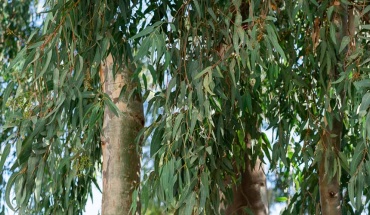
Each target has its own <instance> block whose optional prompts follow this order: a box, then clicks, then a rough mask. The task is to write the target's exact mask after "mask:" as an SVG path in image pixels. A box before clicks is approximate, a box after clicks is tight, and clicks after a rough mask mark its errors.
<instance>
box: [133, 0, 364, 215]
mask: <svg viewBox="0 0 370 215" xmlns="http://www.w3.org/2000/svg"><path fill="white" fill-rule="evenodd" d="M369 9H370V6H369V5H368V3H366V2H362V1H354V2H352V3H349V2H347V1H320V2H316V1H276V2H275V1H258V0H256V1H248V2H241V1H232V3H229V2H225V1H191V2H185V3H184V4H182V6H181V7H180V9H179V10H177V11H169V12H168V13H171V17H170V18H168V19H163V20H159V21H158V22H157V23H155V24H154V25H152V26H149V27H147V28H145V29H144V30H143V31H141V32H140V33H138V34H137V36H135V37H134V38H132V39H137V38H141V47H140V48H139V50H138V52H137V55H136V58H141V57H144V56H151V59H150V61H149V62H148V65H147V66H148V69H149V71H151V76H152V77H151V78H153V80H155V83H156V86H162V88H161V90H160V91H158V92H156V93H155V94H154V96H153V97H152V98H149V107H150V108H149V109H150V110H151V111H153V112H157V111H159V112H160V115H159V116H158V118H157V120H155V122H154V123H153V124H152V125H150V126H149V127H148V128H147V129H146V131H145V132H144V136H145V137H146V138H147V137H151V135H152V138H151V155H152V156H153V157H154V159H155V170H154V171H153V172H152V173H151V174H150V175H148V177H147V179H146V181H145V182H144V187H143V189H142V200H143V201H144V205H145V202H146V201H148V200H149V199H150V195H149V193H150V192H151V191H152V190H153V189H154V190H156V193H155V194H154V195H158V197H159V199H160V200H161V201H162V202H163V203H164V206H165V208H166V209H167V210H168V211H179V213H180V214H191V213H193V212H195V213H205V214H208V213H211V214H213V213H218V212H219V204H220V196H219V190H221V191H224V192H226V193H228V189H227V188H229V187H230V184H228V183H226V182H227V181H228V179H229V178H230V177H231V178H232V179H233V180H232V181H231V183H232V184H233V183H235V182H237V181H238V175H235V173H236V172H237V171H235V170H237V169H243V168H244V166H243V165H244V162H243V160H244V159H245V156H250V157H251V158H253V160H255V159H256V157H258V156H260V157H262V155H264V158H265V160H266V159H268V160H269V161H270V162H271V170H272V171H278V172H281V173H282V174H281V175H280V177H282V178H286V179H285V181H290V183H289V184H286V186H287V187H288V188H289V187H290V186H293V187H294V191H295V192H294V193H293V194H289V193H287V195H288V196H287V197H288V199H289V207H288V208H287V210H286V213H287V214H291V213H294V214H295V213H305V212H308V213H316V212H317V208H318V204H319V202H320V201H319V199H318V198H317V197H318V195H319V193H318V192H319V190H318V186H317V184H318V177H317V174H318V168H319V164H320V163H322V162H323V161H322V159H325V160H333V162H332V163H328V162H326V163H327V164H326V166H325V172H326V173H325V174H328V175H329V177H338V178H340V180H341V187H342V193H341V195H343V199H344V200H345V201H343V205H342V210H343V213H344V214H348V213H354V211H357V212H361V211H363V210H364V209H365V208H366V205H368V202H369V199H368V192H367V188H368V185H369V184H368V183H367V181H369V180H368V179H369V175H370V174H369V173H370V172H369V168H368V166H369V164H370V163H369V161H368V160H369V157H368V155H367V146H368V137H369V136H368V128H369V127H370V124H369V123H370V121H369V120H368V119H370V117H368V116H369V114H368V107H369V102H368V93H369V92H368V90H369V78H370V77H369V75H368V70H369V69H368V63H369V52H368V51H367V49H366V47H367V44H368V40H369V38H368V30H369V27H368V26H369V19H368V15H367V13H368V11H369ZM343 15H345V16H347V19H346V24H345V25H342V24H343V23H340V22H339V23H338V17H340V16H343ZM339 21H340V20H339ZM347 23H348V25H349V27H348V28H347V27H346V26H347ZM338 35H339V36H338ZM163 44H166V49H165V50H163V48H161V47H162V46H163ZM153 56H154V57H153ZM166 76H167V77H171V79H170V80H169V81H168V82H166V80H165V79H164V78H163V77H166ZM262 121H266V123H268V127H269V128H273V129H274V131H276V132H275V138H274V141H273V143H272V150H270V149H271V148H270V143H269V141H268V140H267V138H266V135H265V134H264V133H263V132H260V131H259V129H258V128H259V127H260V126H261V123H262ZM339 123H340V127H344V128H345V129H344V131H343V133H341V134H332V135H341V136H340V137H341V138H342V142H341V145H340V148H335V147H334V146H333V148H331V147H330V148H326V146H325V144H324V142H325V138H324V137H325V134H326V133H329V131H330V130H332V129H333V126H335V124H339ZM333 124H334V125H333ZM247 133H251V136H252V139H253V141H254V142H253V147H252V150H248V149H247V147H246V145H245V142H246V141H245V139H246V135H247ZM271 152H272V153H271ZM322 155H324V158H323V157H322ZM349 162H351V165H349ZM329 165H330V166H329ZM287 173H288V174H287ZM312 173H316V174H312ZM284 199H286V198H284ZM221 200H222V199H221ZM363 201H364V202H363ZM144 208H145V207H144Z"/></svg>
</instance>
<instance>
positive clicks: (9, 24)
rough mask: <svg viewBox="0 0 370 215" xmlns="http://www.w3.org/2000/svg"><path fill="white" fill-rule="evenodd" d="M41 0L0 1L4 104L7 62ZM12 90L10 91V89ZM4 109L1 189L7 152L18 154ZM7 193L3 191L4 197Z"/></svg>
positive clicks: (21, 43) (0, 101) (0, 131)
mask: <svg viewBox="0 0 370 215" xmlns="http://www.w3.org/2000/svg"><path fill="white" fill-rule="evenodd" d="M37 3H38V1H26V2H21V1H4V2H2V3H1V4H0V106H1V107H2V106H3V96H4V93H5V92H4V89H5V87H6V85H7V83H8V81H9V75H8V74H7V73H4V69H3V67H4V65H6V64H8V63H9V61H10V60H11V59H13V58H14V57H15V55H16V54H17V52H18V51H19V50H20V49H21V48H22V47H23V46H24V43H25V40H26V39H27V37H28V36H29V35H30V33H31V31H32V29H34V27H35V24H36V23H35V21H36V19H37V17H38V16H37V15H36V13H35V9H36V8H35V6H36V5H37ZM8 93H9V92H8ZM5 111H6V110H5ZM3 114H4V112H3V111H1V117H0V126H1V127H0V148H1V159H0V173H1V176H0V189H1V190H4V189H5V181H6V178H7V173H8V168H7V167H8V165H5V166H4V164H6V162H7V160H6V158H7V156H6V155H7V154H11V156H9V159H8V160H10V159H12V157H14V155H13V153H12V152H11V151H10V146H8V145H5V144H6V140H7V138H8V136H9V134H10V133H11V129H4V128H3V127H2V125H4V115H3ZM3 197H4V193H3V192H1V193H0V199H1V200H2V199H3ZM0 207H1V209H0V214H5V206H4V201H0Z"/></svg>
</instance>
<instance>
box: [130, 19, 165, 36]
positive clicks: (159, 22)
mask: <svg viewBox="0 0 370 215" xmlns="http://www.w3.org/2000/svg"><path fill="white" fill-rule="evenodd" d="M162 23H163V22H162V21H158V22H156V23H154V24H153V25H152V26H148V27H146V28H144V29H143V30H142V31H140V32H139V33H137V34H136V35H135V36H133V37H131V38H130V40H134V39H137V38H140V37H143V36H145V35H148V34H150V33H152V32H153V31H154V29H155V27H157V26H159V25H161V24H162Z"/></svg>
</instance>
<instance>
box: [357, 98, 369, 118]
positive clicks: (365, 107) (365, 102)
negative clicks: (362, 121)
mask: <svg viewBox="0 0 370 215" xmlns="http://www.w3.org/2000/svg"><path fill="white" fill-rule="evenodd" d="M369 106H370V93H366V94H365V95H364V96H363V97H362V102H361V105H360V108H359V115H360V117H363V116H365V115H366V113H367V112H368V111H367V110H368V108H369Z"/></svg>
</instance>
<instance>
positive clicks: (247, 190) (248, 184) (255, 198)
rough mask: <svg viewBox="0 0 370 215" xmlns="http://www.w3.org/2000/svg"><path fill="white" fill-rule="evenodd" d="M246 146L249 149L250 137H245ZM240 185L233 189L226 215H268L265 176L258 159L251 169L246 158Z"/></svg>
mask: <svg viewBox="0 0 370 215" xmlns="http://www.w3.org/2000/svg"><path fill="white" fill-rule="evenodd" d="M246 141H247V146H248V147H249V148H250V147H251V137H250V135H249V134H248V136H247V140H246ZM241 177H242V180H241V184H240V185H239V186H234V188H233V198H234V199H233V203H232V204H231V205H229V206H228V207H227V208H226V215H232V214H234V215H239V214H250V213H248V212H246V211H248V209H249V210H250V211H251V212H253V214H254V215H266V214H268V213H269V212H268V201H267V187H266V176H265V173H264V171H263V165H262V163H261V161H260V160H259V159H257V160H256V164H255V165H254V167H253V168H252V166H251V162H250V160H249V158H248V157H247V158H246V169H245V170H244V171H243V172H242V173H241Z"/></svg>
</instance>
